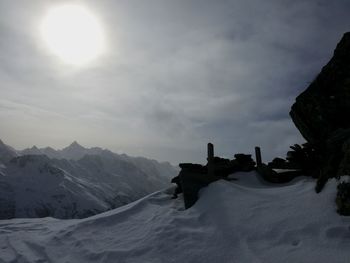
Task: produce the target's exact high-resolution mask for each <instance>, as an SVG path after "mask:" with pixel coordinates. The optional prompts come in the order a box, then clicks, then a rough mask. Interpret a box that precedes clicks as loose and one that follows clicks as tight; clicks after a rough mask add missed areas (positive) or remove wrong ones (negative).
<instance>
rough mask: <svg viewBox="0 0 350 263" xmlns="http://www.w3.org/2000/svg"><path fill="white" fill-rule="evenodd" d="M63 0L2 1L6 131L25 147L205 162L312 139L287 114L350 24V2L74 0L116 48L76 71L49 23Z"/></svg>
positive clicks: (0, 58) (278, 151) (4, 135)
mask: <svg viewBox="0 0 350 263" xmlns="http://www.w3.org/2000/svg"><path fill="white" fill-rule="evenodd" d="M60 2H64V1H44V0H37V1H24V0H23V1H19V0H18V1H10V0H3V1H0V81H1V86H0V91H1V100H0V110H1V113H0V123H1V126H0V138H1V139H3V140H4V141H6V142H7V143H9V144H11V145H14V146H16V147H18V148H23V147H27V146H29V145H30V144H37V145H38V146H46V145H52V146H54V147H63V146H65V145H66V144H68V143H69V142H70V141H73V140H78V141H79V142H81V143H82V144H84V145H86V146H96V145H99V146H102V147H107V148H111V149H112V150H115V151H124V152H126V153H129V154H132V155H145V156H149V157H153V158H156V159H160V160H170V161H171V162H173V163H177V162H180V161H186V162H187V161H189V162H190V161H192V162H204V161H205V144H206V143H207V142H208V141H213V142H214V143H215V144H216V145H217V152H218V153H219V154H222V155H225V156H228V157H230V156H232V155H233V154H234V153H236V152H252V149H253V147H254V146H255V145H261V146H262V147H263V153H264V157H265V158H266V159H270V158H272V157H274V156H276V155H280V156H283V155H284V154H285V152H286V151H287V150H288V146H289V145H291V144H293V143H297V142H302V141H303V140H302V138H301V136H300V135H299V133H298V131H297V130H296V128H295V127H294V126H293V124H292V122H291V120H290V118H289V116H288V112H289V109H290V106H291V104H292V103H293V100H294V98H295V97H296V96H297V95H298V94H299V93H300V92H301V91H302V90H303V89H305V87H306V86H307V85H308V83H309V82H310V81H312V79H313V78H314V77H315V76H316V74H317V73H318V72H319V71H320V69H321V67H322V66H323V65H324V64H325V63H326V62H327V61H328V59H329V58H330V57H331V55H332V52H333V49H334V47H335V44H336V43H337V41H338V40H339V39H340V37H341V35H342V34H343V33H344V32H345V31H347V30H348V29H349V28H348V25H349V22H350V18H349V16H348V14H347V10H350V9H349V8H350V3H349V2H348V1H345V0H340V1H333V2H330V1H326V0H313V1H301V0H297V1H289V0H282V1H277V0H270V1H264V2H262V1H258V0H244V1H243V0H236V1H234V0H232V1H229V0H221V1H209V0H200V1H199V0H186V1H185V0H179V1H170V0H169V1H164V0H149V1H136V0H130V1H111V0H110V1H107V0H101V1H75V2H77V3H81V4H84V5H86V6H88V7H89V8H90V9H91V10H93V11H94V12H95V13H96V15H97V16H98V18H99V19H100V20H101V22H102V23H103V25H104V28H105V31H106V32H107V41H108V52H107V54H106V55H105V56H103V57H101V58H100V59H98V60H97V61H96V63H94V64H93V65H90V66H89V67H85V68H72V67H69V66H66V65H64V64H62V63H61V62H60V61H59V60H58V59H57V58H55V57H54V56H52V55H51V54H50V53H49V52H47V50H46V48H45V46H43V43H42V41H40V38H39V37H38V31H37V27H38V23H39V20H40V17H42V16H43V15H44V12H45V10H46V9H47V8H48V7H49V6H50V5H52V4H55V3H60Z"/></svg>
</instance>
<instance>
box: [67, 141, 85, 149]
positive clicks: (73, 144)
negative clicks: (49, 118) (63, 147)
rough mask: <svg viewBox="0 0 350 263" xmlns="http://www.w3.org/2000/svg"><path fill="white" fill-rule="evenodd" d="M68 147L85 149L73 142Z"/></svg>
mask: <svg viewBox="0 0 350 263" xmlns="http://www.w3.org/2000/svg"><path fill="white" fill-rule="evenodd" d="M68 147H69V148H72V147H74V148H84V147H83V146H81V145H80V144H79V143H78V142H77V141H74V142H72V143H71V144H70V145H69V146H68Z"/></svg>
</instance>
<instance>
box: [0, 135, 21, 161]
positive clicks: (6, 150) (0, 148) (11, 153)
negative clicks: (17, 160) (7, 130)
mask: <svg viewBox="0 0 350 263" xmlns="http://www.w3.org/2000/svg"><path fill="white" fill-rule="evenodd" d="M16 156H18V153H17V151H16V150H15V149H13V148H12V147H11V146H8V145H6V144H4V143H3V142H2V140H0V165H1V163H5V162H8V161H9V160H11V159H12V158H14V157H16Z"/></svg>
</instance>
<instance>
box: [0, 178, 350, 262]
mask: <svg viewBox="0 0 350 263" xmlns="http://www.w3.org/2000/svg"><path fill="white" fill-rule="evenodd" d="M233 177H234V178H236V179H237V180H234V181H231V182H228V181H223V180H220V181H217V182H214V183H212V184H210V185H209V186H208V187H206V188H204V189H203V190H202V191H201V192H200V197H199V200H198V202H197V203H196V204H195V205H194V206H193V207H191V208H190V209H187V210H184V209H183V200H181V198H178V199H171V193H170V191H158V192H156V193H153V194H150V195H148V196H146V197H144V198H142V199H140V200H137V201H135V202H133V203H131V204H128V205H126V206H123V207H119V208H117V209H115V210H112V211H108V212H106V213H103V214H99V215H95V216H92V217H89V218H86V219H80V220H57V219H53V218H42V219H31V220H29V219H13V220H4V221H0V230H1V235H0V243H1V244H2V246H1V253H0V262H6V263H7V262H53V263H59V262H76V263H80V262H84V263H87V262H106V263H107V262H133V263H138V262H140V263H143V262H191V263H212V262H224V263H228V262H232V263H248V262H269V263H280V262H287V263H288V262H289V263H292V262H293V263H294V262H308V263H309V262H310V263H312V262H339V263H345V262H349V258H350V250H349V224H350V219H349V218H347V217H343V216H339V215H338V214H337V213H336V209H335V202H334V196H335V193H336V186H337V182H336V180H335V179H332V180H331V181H330V182H329V183H328V184H327V185H326V187H325V189H324V190H323V191H322V193H321V194H316V193H315V191H314V185H315V181H314V180H313V179H310V178H305V177H304V178H303V177H299V178H297V179H295V180H294V181H292V182H290V183H288V184H284V185H272V184H268V183H264V182H263V181H262V179H261V178H260V177H259V175H257V174H256V173H255V172H249V173H236V174H234V175H233Z"/></svg>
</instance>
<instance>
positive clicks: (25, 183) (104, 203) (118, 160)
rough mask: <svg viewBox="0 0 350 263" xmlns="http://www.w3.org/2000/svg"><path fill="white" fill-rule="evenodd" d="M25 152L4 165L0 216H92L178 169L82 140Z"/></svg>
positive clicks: (165, 180) (162, 182)
mask: <svg viewBox="0 0 350 263" xmlns="http://www.w3.org/2000/svg"><path fill="white" fill-rule="evenodd" d="M20 153H21V156H16V155H14V156H13V157H12V159H10V158H7V161H6V162H3V165H2V166H1V167H0V173H1V175H3V176H1V177H0V219H5V218H14V217H16V218H17V217H45V216H52V217H56V218H83V217H87V216H90V215H94V214H97V213H100V212H103V211H106V210H109V209H112V208H115V207H119V206H122V205H124V204H127V203H130V202H132V201H134V200H136V199H139V198H141V197H143V196H145V195H147V194H149V193H152V192H154V191H156V190H159V189H162V188H164V187H167V186H169V182H170V178H171V177H172V176H175V175H176V174H177V170H176V169H175V168H174V167H173V166H171V165H170V164H169V163H158V162H157V161H154V160H148V159H145V158H134V157H129V156H127V155H122V156H121V155H118V154H115V153H113V152H111V151H109V150H103V149H101V148H91V149H86V148H84V147H82V146H81V145H79V144H78V143H77V142H74V143H72V144H71V145H70V146H68V147H66V148H64V149H62V150H58V151H57V150H54V149H52V148H49V147H47V148H43V149H38V148H37V147H32V148H30V149H26V150H24V151H21V152H20ZM23 154H26V155H23Z"/></svg>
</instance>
